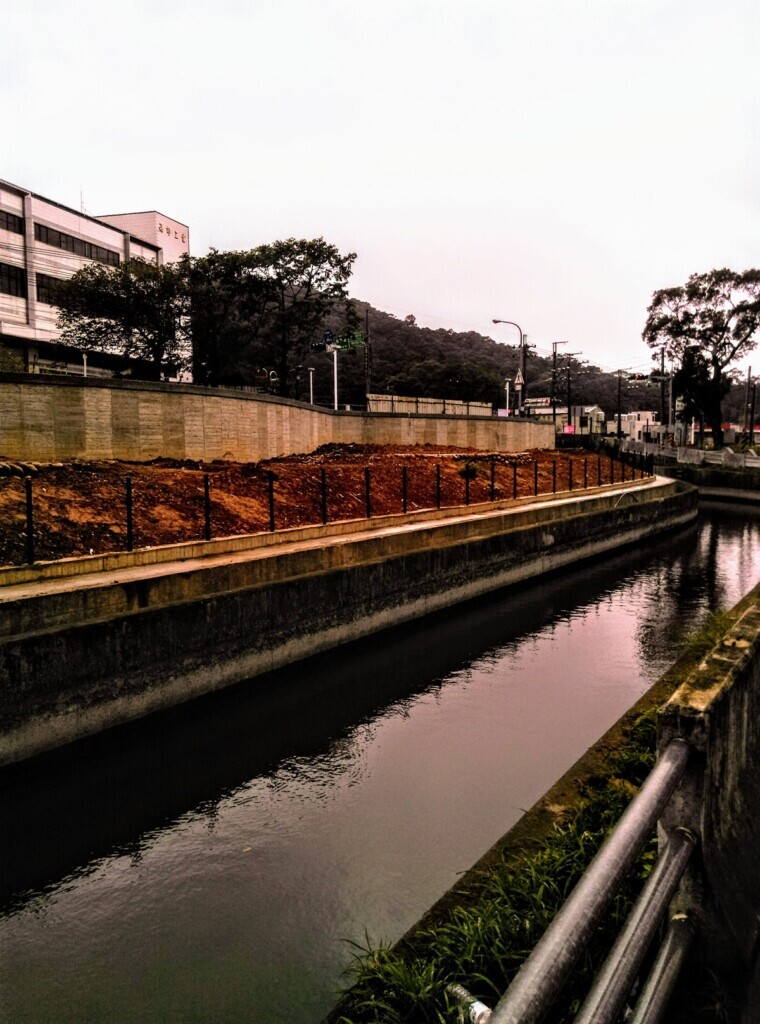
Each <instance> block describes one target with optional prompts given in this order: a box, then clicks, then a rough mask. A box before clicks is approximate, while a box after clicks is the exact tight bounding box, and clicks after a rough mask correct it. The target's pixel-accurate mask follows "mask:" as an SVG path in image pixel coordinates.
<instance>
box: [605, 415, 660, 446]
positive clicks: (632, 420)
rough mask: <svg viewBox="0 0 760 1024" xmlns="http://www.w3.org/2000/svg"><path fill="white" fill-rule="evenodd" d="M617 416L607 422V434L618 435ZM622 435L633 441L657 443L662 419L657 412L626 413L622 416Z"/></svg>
mask: <svg viewBox="0 0 760 1024" xmlns="http://www.w3.org/2000/svg"><path fill="white" fill-rule="evenodd" d="M617 429H618V422H617V416H615V417H614V418H613V419H611V420H607V433H608V434H617ZM620 433H621V436H622V437H627V438H630V439H631V440H632V441H656V440H657V438H658V436H659V434H660V433H661V431H660V417H659V415H658V414H657V413H656V412H652V411H651V410H646V409H645V410H643V411H638V412H624V413H622V414H621V416H620Z"/></svg>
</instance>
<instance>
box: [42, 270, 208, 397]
mask: <svg viewBox="0 0 760 1024" xmlns="http://www.w3.org/2000/svg"><path fill="white" fill-rule="evenodd" d="M55 301H56V305H57V306H58V308H59V313H58V326H59V328H60V330H61V340H62V341H64V342H66V343H68V344H73V345H76V346H78V347H79V348H83V349H85V350H94V351H100V352H112V353H116V354H118V355H122V356H126V357H127V358H136V359H144V360H147V361H148V362H150V363H152V364H153V368H154V369H153V377H154V378H155V379H156V380H161V379H163V378H166V377H169V376H173V375H175V374H177V373H178V372H180V371H181V370H183V369H185V368H186V367H187V366H188V364H189V346H188V327H189V317H188V304H187V290H186V286H185V280H184V274H183V272H182V270H181V268H180V267H179V266H177V265H175V264H167V265H163V266H158V265H157V264H155V263H147V262H146V261H145V260H140V259H131V260H127V261H126V262H124V263H122V264H120V265H119V266H118V267H111V266H106V265H105V264H103V263H90V264H88V265H87V266H86V267H83V268H82V269H81V270H79V271H77V273H76V274H74V276H73V277H71V278H69V279H68V280H66V281H61V282H60V284H59V285H58V287H57V288H56V294H55Z"/></svg>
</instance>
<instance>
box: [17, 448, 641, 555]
mask: <svg viewBox="0 0 760 1024" xmlns="http://www.w3.org/2000/svg"><path fill="white" fill-rule="evenodd" d="M461 462H462V464H461V466H460V467H459V468H458V469H457V470H456V473H455V474H454V475H453V476H452V475H451V473H450V472H449V475H448V477H447V478H444V474H443V473H442V467H441V464H440V463H436V465H435V468H434V470H433V472H431V471H430V468H429V466H426V467H425V470H424V471H421V470H419V469H418V468H415V471H414V473H412V471H411V469H410V467H409V466H407V465H402V466H401V467H400V472H399V476H398V481H397V487H396V486H394V485H393V483H392V482H391V485H390V486H389V484H388V475H389V474H388V470H384V471H383V473H382V481H381V484H382V486H378V485H377V483H376V480H375V476H374V474H373V467H371V466H369V465H366V466H363V467H361V466H359V467H356V466H354V467H351V470H352V471H353V479H352V480H351V481H349V482H348V483H347V478H346V473H347V467H345V466H341V467H340V469H339V468H338V467H337V466H335V465H333V466H321V467H320V468H319V473H318V476H317V478H316V483H317V488H318V494H317V495H314V494H313V493H312V492H313V490H314V484H315V480H314V474H313V471H312V472H311V475H310V476H309V475H308V474H306V473H304V475H303V478H302V479H301V481H300V483H299V482H296V485H295V492H294V485H293V480H292V479H291V480H290V481H289V487H290V489H289V491H288V493H280V491H279V488H278V483H279V482H280V476H279V474H278V473H276V472H275V471H273V470H271V469H268V470H266V471H264V472H263V473H262V474H260V476H259V481H260V483H259V487H260V493H259V495H258V498H256V496H255V495H254V496H253V497H251V496H250V495H249V497H251V501H252V502H253V503H257V507H258V508H259V509H260V512H259V514H258V516H257V515H255V514H254V515H251V516H250V517H249V519H248V520H247V521H246V528H245V529H237V530H232V531H231V530H230V528H229V522H228V517H227V516H225V515H224V511H225V509H224V501H223V500H222V499H223V497H224V496H225V493H226V492H225V491H224V490H223V488H220V487H216V486H212V476H211V475H210V474H209V473H204V474H203V488H202V499H201V504H200V508H199V510H197V511H196V512H195V513H194V516H195V518H194V522H195V524H196V525H195V528H194V529H193V530H192V531H191V532H190V534H188V530H187V528H186V529H185V530H184V531H178V534H177V536H176V537H173V538H172V539H171V540H166V539H163V540H162V541H160V543H171V542H182V541H191V540H200V539H203V540H206V541H209V540H211V539H212V538H213V537H214V536H230V535H231V533H232V534H235V533H238V534H247V533H258V532H265V531H267V530H268V531H270V532H275V531H277V530H281V529H286V528H289V527H292V526H307V525H317V524H319V523H321V524H323V525H326V524H327V523H329V522H337V521H341V520H348V519H362V518H366V519H370V518H372V517H373V516H378V515H393V514H399V513H401V514H405V513H408V512H412V511H413V512H421V511H425V510H431V509H441V508H448V507H456V506H460V505H464V506H470V505H473V504H484V503H488V502H494V501H503V500H509V499H513V500H516V499H518V498H526V497H536V498H538V497H542V496H545V495H548V494H552V495H555V494H559V493H565V492H572V491H579V490H588V489H593V488H597V487H602V486H607V485H609V484H615V483H625V482H629V481H634V480H637V479H644V478H646V477H649V476H652V474H653V472H654V463H653V460H652V458H651V457H643V456H639V455H633V454H628V453H621V456H620V457H619V458H612V457H610V456H607V455H592V456H587V455H578V454H573V455H568V454H564V453H557V455H556V456H554V457H553V458H549V459H546V458H544V459H542V460H541V461H540V462H539V461H538V460H536V459H526V458H519V459H518V458H515V459H510V458H509V456H490V457H489V456H484V457H483V458H478V457H477V456H472V457H468V458H467V459H466V460H461ZM283 483H284V481H283ZM23 487H24V491H23V501H24V509H23V523H24V525H23V529H22V531H21V533H22V535H23V544H19V543H16V544H15V547H14V549H13V550H12V551H11V550H9V549H8V547H6V548H5V550H4V551H3V552H2V556H1V559H0V560H2V561H4V563H5V564H18V563H20V562H24V561H25V562H27V563H28V564H32V563H34V562H35V561H36V560H38V559H44V560H54V559H55V558H60V557H65V556H66V555H69V554H86V553H90V554H94V553H97V554H103V553H105V552H106V551H113V550H119V549H121V550H127V551H132V550H134V549H135V547H146V546H148V545H149V543H152V544H155V543H156V542H155V541H154V540H150V541H149V540H148V538H147V527H146V526H145V525H144V524H145V523H146V522H147V520H148V519H149V518H151V516H152V513H151V509H150V507H149V504H148V497H147V496H146V495H141V494H140V493H139V484H138V485H135V482H134V480H133V478H132V476H131V475H128V476H125V477H124V478H123V495H122V497H121V499H119V497H118V495H116V496H115V498H114V499H113V501H112V506H111V508H110V515H111V520H112V535H111V537H110V545H109V544H108V543H107V541H106V540H103V542H102V544H101V545H99V546H98V549H97V550H96V549H95V548H94V547H92V546H89V547H85V550H81V545H80V549H79V550H77V549H76V548H75V549H74V550H71V551H66V552H65V553H64V554H62V553H61V550H60V544H59V545H54V544H52V543H50V537H49V536H47V534H49V533H50V530H49V529H48V528H47V527H45V525H44V523H42V522H41V518H42V517H39V516H37V515H36V514H35V511H36V501H41V500H42V499H43V498H44V499H45V500H46V501H49V500H50V495H49V494H47V493H46V494H45V495H43V494H35V481H34V480H33V477H32V476H31V475H27V476H25V477H24V479H23ZM40 489H41V490H43V489H44V490H45V491H47V488H42V487H41V488H40ZM294 493H295V495H296V497H295V498H294ZM215 495H216V497H215ZM80 497H81V499H82V501H83V503H84V504H85V506H86V502H87V495H86V493H83V494H82V495H81V496H80ZM315 498H316V501H315ZM171 500H172V497H171V494H168V495H167V496H166V498H165V499H163V498H162V500H161V502H160V504H161V505H162V507H169V508H171ZM156 504H158V502H157V503H156ZM119 505H121V508H119ZM294 506H297V507H296V508H295V511H294ZM315 506H316V507H315ZM5 508H6V515H7V508H8V505H7V503H6V504H5ZM17 518H18V517H17ZM15 535H16V537H17V538H18V530H16V531H15ZM96 543H97V542H96Z"/></svg>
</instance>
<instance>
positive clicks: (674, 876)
mask: <svg viewBox="0 0 760 1024" xmlns="http://www.w3.org/2000/svg"><path fill="white" fill-rule="evenodd" d="M695 843H696V840H695V838H694V836H693V835H692V833H691V832H689V831H688V830H687V829H676V830H675V831H674V832H671V833H670V835H669V836H668V842H667V846H666V847H665V849H664V850H663V852H662V854H661V856H660V857H659V859H658V861H657V863H656V864H655V866H654V869H653V871H652V873H651V875H650V876H649V878H648V879H647V882H646V885H645V886H644V888H643V889H642V890H641V893H640V895H639V898H638V899H637V900H636V903H635V904H634V906H633V909H632V910H631V913H630V914H629V915H628V920H627V921H626V923H625V926H624V928H623V930H622V931H621V932H620V934H619V935H618V937H617V939H616V940H615V944H614V945H613V947H612V949H611V950H610V952H609V954H608V955H607V959H606V960H605V962H604V964H603V966H602V969H601V970H600V972H599V974H598V975H597V976H596V978H595V980H594V984H593V986H592V988H591V991H590V992H589V994H588V995H587V996H586V999H585V1001H584V1003H583V1006H581V1009H580V1011H579V1013H578V1015H577V1017H576V1018H575V1024H611V1022H613V1021H614V1020H616V1019H617V1015H618V1013H619V1012H620V1010H621V1008H622V1006H623V1003H624V1002H625V998H626V996H627V995H628V993H629V992H630V990H631V986H632V985H633V982H634V981H635V979H636V974H637V972H638V970H639V967H640V966H641V961H642V960H643V959H644V957H645V956H646V952H647V950H648V949H649V946H650V944H651V942H652V939H653V938H654V934H655V932H656V931H657V927H658V925H659V923H660V921H661V920H662V917H663V915H664V914H665V911H666V909H667V906H668V903H669V902H670V899H671V897H672V895H673V893H674V892H675V891H676V888H677V886H678V883H679V882H680V881H681V876H682V875H683V873H684V869H685V867H686V862H687V861H688V859H689V857H690V856H691V853H692V851H693V849H694V845H695Z"/></svg>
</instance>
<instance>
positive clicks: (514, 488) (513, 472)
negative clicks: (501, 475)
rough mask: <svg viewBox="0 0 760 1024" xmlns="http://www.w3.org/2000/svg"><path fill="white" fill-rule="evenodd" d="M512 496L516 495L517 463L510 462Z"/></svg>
mask: <svg viewBox="0 0 760 1024" xmlns="http://www.w3.org/2000/svg"><path fill="white" fill-rule="evenodd" d="M512 497H513V498H516V497H517V463H516V462H513V463H512Z"/></svg>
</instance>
